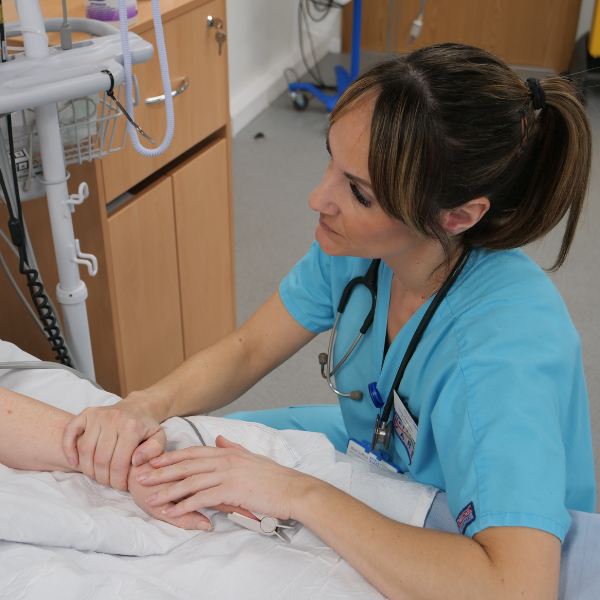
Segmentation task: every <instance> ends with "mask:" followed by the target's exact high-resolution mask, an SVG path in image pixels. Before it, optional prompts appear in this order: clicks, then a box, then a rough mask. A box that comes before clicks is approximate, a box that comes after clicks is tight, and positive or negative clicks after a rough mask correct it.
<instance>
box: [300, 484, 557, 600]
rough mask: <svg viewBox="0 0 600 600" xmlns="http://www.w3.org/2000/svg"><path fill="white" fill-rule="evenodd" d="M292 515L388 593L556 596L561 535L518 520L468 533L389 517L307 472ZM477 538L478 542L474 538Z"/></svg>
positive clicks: (536, 599)
mask: <svg viewBox="0 0 600 600" xmlns="http://www.w3.org/2000/svg"><path fill="white" fill-rule="evenodd" d="M306 481H307V485H308V489H307V490H304V491H303V492H301V493H298V494H297V495H296V496H295V504H294V507H293V511H292V517H293V518H295V519H297V520H299V521H300V522H302V523H303V524H304V525H306V526H307V527H309V528H310V529H311V530H312V531H314V532H315V533H316V534H317V535H318V536H319V537H320V538H321V539H322V540H323V541H324V542H325V543H327V544H328V545H329V546H331V547H332V548H333V549H334V550H336V551H337V552H338V553H339V554H340V555H341V556H342V557H344V558H345V559H346V560H347V561H348V562H349V563H350V564H351V565H352V566H353V567H354V568H355V569H356V570H357V571H359V572H360V573H361V574H362V575H363V576H364V577H365V578H366V579H367V580H368V581H369V582H370V583H372V584H373V585H374V586H375V587H376V588H377V589H378V590H379V591H380V592H381V593H382V594H384V595H385V596H386V597H388V598H390V599H393V600H395V599H402V600H406V599H411V600H415V599H419V600H420V599H423V600H426V599H427V600H434V599H436V600H437V599H439V598H444V600H454V599H460V600H469V599H471V598H472V599H473V600H481V598H485V599H486V600H496V599H498V600H500V599H502V600H506V599H509V598H527V599H528V600H542V599H543V600H550V599H553V600H555V599H556V597H557V595H558V573H559V569H560V541H559V540H558V539H557V538H555V537H554V536H552V535H551V534H548V533H545V532H543V531H537V530H535V529H526V528H521V527H498V528H490V529H486V530H484V531H482V532H481V533H479V534H477V535H476V536H475V537H476V538H477V539H478V541H475V540H473V539H470V538H468V537H465V536H462V535H457V534H451V533H445V532H439V531H433V530H428V529H421V528H418V527H412V526H410V525H403V524H401V523H398V522H396V521H392V520H390V519H388V518H387V517H384V516H383V515H381V514H379V513H377V512H376V511H374V510H372V509H371V508H369V507H367V506H366V505H364V504H362V503H361V502H359V501H358V500H355V499H354V498H352V497H350V496H348V495H347V494H344V493H343V492H341V491H339V490H338V489H336V488H333V487H332V486H329V485H328V484H325V483H323V482H316V481H315V480H312V481H311V480H309V479H307V480H306ZM478 542H479V543H478Z"/></svg>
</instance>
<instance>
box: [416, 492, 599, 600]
mask: <svg viewBox="0 0 600 600" xmlns="http://www.w3.org/2000/svg"><path fill="white" fill-rule="evenodd" d="M569 514H570V515H571V527H570V529H569V532H568V533H567V537H566V538H565V541H564V543H563V546H562V554H561V560H560V587H559V594H558V598H559V600H598V598H600V515H598V514H591V513H584V512H579V511H576V510H570V511H569ZM425 527H426V528H427V529H437V530H438V531H448V532H450V533H458V527H457V526H456V521H455V520H454V519H453V518H452V515H451V514H450V510H449V508H448V502H447V501H446V494H445V493H444V492H438V494H437V495H436V497H435V499H434V501H433V504H432V505H431V509H430V511H429V514H428V515H427V519H425Z"/></svg>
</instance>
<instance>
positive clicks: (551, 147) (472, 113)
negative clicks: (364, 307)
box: [330, 44, 592, 270]
mask: <svg viewBox="0 0 600 600" xmlns="http://www.w3.org/2000/svg"><path fill="white" fill-rule="evenodd" d="M541 85H542V87H543V89H544V92H545V94H546V106H545V108H543V109H541V110H538V111H536V110H534V108H533V95H532V91H531V89H530V87H529V86H528V85H527V84H526V83H525V82H524V81H522V80H521V78H520V77H519V76H518V75H517V74H516V73H515V72H514V71H513V70H512V69H510V68H509V67H508V66H507V65H506V64H505V63H504V62H502V61H501V60H500V59H499V58H497V57H495V56H494V55H492V54H490V53H489V52H486V51H485V50H481V49H479V48H474V47H471V46H465V45H462V44H439V45H436V46H429V47H427V48H422V49H420V50H416V51H415V52H413V53H412V54H409V55H406V56H401V57H397V58H394V59H393V60H389V61H386V62H382V63H380V64H378V65H375V66H374V67H372V68H371V69H369V70H368V71H367V72H365V73H364V74H363V75H361V76H360V77H359V78H358V79H357V80H356V81H354V82H353V83H352V84H351V85H350V87H349V88H348V89H347V90H346V92H345V93H344V94H343V95H342V97H341V98H340V100H339V101H338V103H337V104H336V106H335V108H334V110H333V112H332V113H331V117H330V122H331V124H333V123H334V122H335V121H336V119H338V118H339V117H340V116H341V115H342V114H344V113H346V112H348V111H349V110H350V109H352V108H353V107H355V106H357V105H358V104H360V103H362V102H364V101H366V100H367V99H369V98H372V99H373V112H372V118H371V138H370V147H369V174H370V176H371V183H372V186H373V192H374V194H375V196H376V198H377V200H378V202H379V204H380V205H381V207H382V208H383V210H384V211H385V212H386V213H387V214H389V215H390V216H392V217H394V218H396V219H399V220H401V221H403V222H404V223H406V224H407V225H408V226H409V227H411V229H413V231H415V232H417V233H419V234H421V235H423V236H426V237H430V238H437V239H438V240H439V241H440V243H441V244H442V246H443V247H444V249H445V251H446V255H447V256H448V258H449V257H450V251H451V242H450V238H449V236H448V234H447V232H446V231H445V230H444V229H443V228H442V226H441V225H440V213H441V212H442V211H443V210H448V209H452V208H457V207H459V206H461V205H463V204H465V203H466V202H468V201H469V200H472V199H474V198H479V197H482V196H483V197H486V198H488V199H489V201H490V210H489V211H488V212H487V213H486V215H485V216H484V217H483V218H482V220H481V221H480V222H479V223H477V224H476V225H475V226H474V227H472V228H471V229H469V230H468V231H466V232H465V233H463V234H462V242H463V243H466V244H471V245H473V246H480V247H484V248H490V249H496V250H507V249H511V248H517V247H519V246H523V245H525V244H528V243H530V242H533V241H535V240H538V239H540V238H542V237H543V236H545V235H546V234H547V233H548V232H549V231H551V230H552V229H553V228H554V227H556V225H558V223H559V222H560V221H561V220H562V219H563V217H564V216H565V215H566V214H567V213H568V218H567V222H566V228H565V232H564V236H563V240H562V244H561V248H560V252H559V254H558V257H557V259H556V262H555V264H554V265H553V266H552V268H551V270H556V269H558V268H559V267H560V266H561V265H562V264H563V263H564V261H565V259H566V257H567V254H568V252H569V248H570V247H571V244H572V242H573V238H574V236H575V230H576V228H577V222H578V220H579V216H580V214H581V210H582V207H583V202H584V198H585V195H586V191H587V186H588V181H589V174H590V168H591V157H592V142H591V130H590V124H589V120H588V118H587V115H586V113H585V110H584V108H583V106H582V104H581V102H580V101H579V98H578V94H577V90H576V89H575V87H574V86H573V84H572V83H571V82H569V81H568V80H567V79H565V78H564V77H561V76H559V75H551V76H548V77H545V78H543V79H541ZM524 124H525V125H526V131H524V129H523V126H524ZM524 134H526V136H525V137H524Z"/></svg>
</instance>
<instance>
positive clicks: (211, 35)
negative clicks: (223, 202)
mask: <svg viewBox="0 0 600 600" xmlns="http://www.w3.org/2000/svg"><path fill="white" fill-rule="evenodd" d="M209 15H212V16H213V17H219V18H222V19H223V21H224V20H225V2H224V0H213V1H212V2H209V3H208V4H204V5H203V6H200V7H198V8H196V9H194V10H191V11H189V12H186V13H185V14H183V15H181V16H179V17H176V18H174V19H171V20H170V21H168V22H166V23H165V24H164V34H165V46H166V49H167V58H168V61H169V75H170V77H171V86H172V89H173V90H175V89H178V88H179V87H181V85H182V83H183V81H184V80H185V79H186V78H187V79H188V81H189V84H188V87H187V89H186V90H185V91H184V92H182V93H181V94H180V95H178V96H176V97H175V98H173V110H174V114H175V133H174V136H173V141H172V142H171V145H170V146H169V149H168V150H167V151H166V152H164V153H163V154H161V155H160V156H156V157H154V158H147V157H143V156H141V155H140V154H138V153H137V152H136V151H135V150H134V149H133V147H132V145H131V140H130V139H129V136H127V139H126V143H125V148H124V149H123V150H121V151H120V152H116V153H114V154H109V155H108V156H106V157H104V158H103V159H102V171H103V174H104V177H103V179H104V186H105V195H106V201H107V202H110V201H111V200H113V199H114V198H116V197H117V196H118V195H120V194H122V193H123V192H125V191H126V190H128V189H130V188H131V187H133V186H134V185H136V184H137V183H139V182H140V181H142V180H143V179H145V178H146V177H148V176H149V175H151V174H152V173H154V172H155V171H157V170H158V169H160V168H161V167H163V166H164V165H166V164H167V163H169V162H170V161H172V160H173V159H174V158H176V157H177V156H179V155H180V154H181V153H182V152H185V151H186V150H189V148H191V147H192V146H194V145H195V144H197V143H198V142H200V141H201V140H203V139H204V138H206V137H207V136H209V135H210V134H211V133H213V132H215V131H216V130H217V129H219V128H220V127H223V126H224V125H225V124H226V123H227V115H228V112H229V102H228V95H227V86H228V83H227V51H226V43H225V44H224V45H223V48H222V51H221V54H219V46H218V44H217V42H216V40H215V29H214V28H212V29H208V28H207V26H206V23H207V18H208V16H209ZM142 37H143V38H144V39H145V40H146V41H148V42H150V43H151V44H152V45H153V46H154V47H155V52H154V56H153V57H152V59H151V60H149V61H148V62H147V63H144V64H141V65H135V66H134V67H133V73H134V74H135V75H136V77H137V80H138V83H139V88H140V104H139V106H137V107H135V111H134V115H135V120H136V123H138V124H139V126H140V127H141V128H142V129H143V130H144V131H145V132H146V133H148V135H150V137H152V138H153V139H154V140H156V141H157V142H158V143H159V144H160V143H161V141H162V139H163V138H164V135H165V131H166V113H165V103H164V102H160V103H158V104H145V100H146V99H147V98H153V97H155V96H161V95H162V94H163V88H162V80H161V76H160V66H159V63H158V52H157V51H156V37H155V35H154V29H152V30H151V31H149V32H147V33H144V34H142ZM119 121H120V123H119V127H118V128H117V132H116V134H115V139H120V137H119V134H120V133H122V131H123V128H124V127H125V118H124V117H122V118H119ZM140 140H141V142H142V145H144V146H146V147H148V148H150V147H152V144H151V143H150V142H148V141H147V140H145V139H143V138H142V137H141V136H140Z"/></svg>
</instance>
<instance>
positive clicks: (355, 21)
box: [350, 0, 362, 81]
mask: <svg viewBox="0 0 600 600" xmlns="http://www.w3.org/2000/svg"><path fill="white" fill-rule="evenodd" d="M361 19H362V0H354V8H353V11H352V50H351V54H350V61H351V62H350V81H354V80H355V79H356V78H357V77H358V69H359V66H360V30H361Z"/></svg>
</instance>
